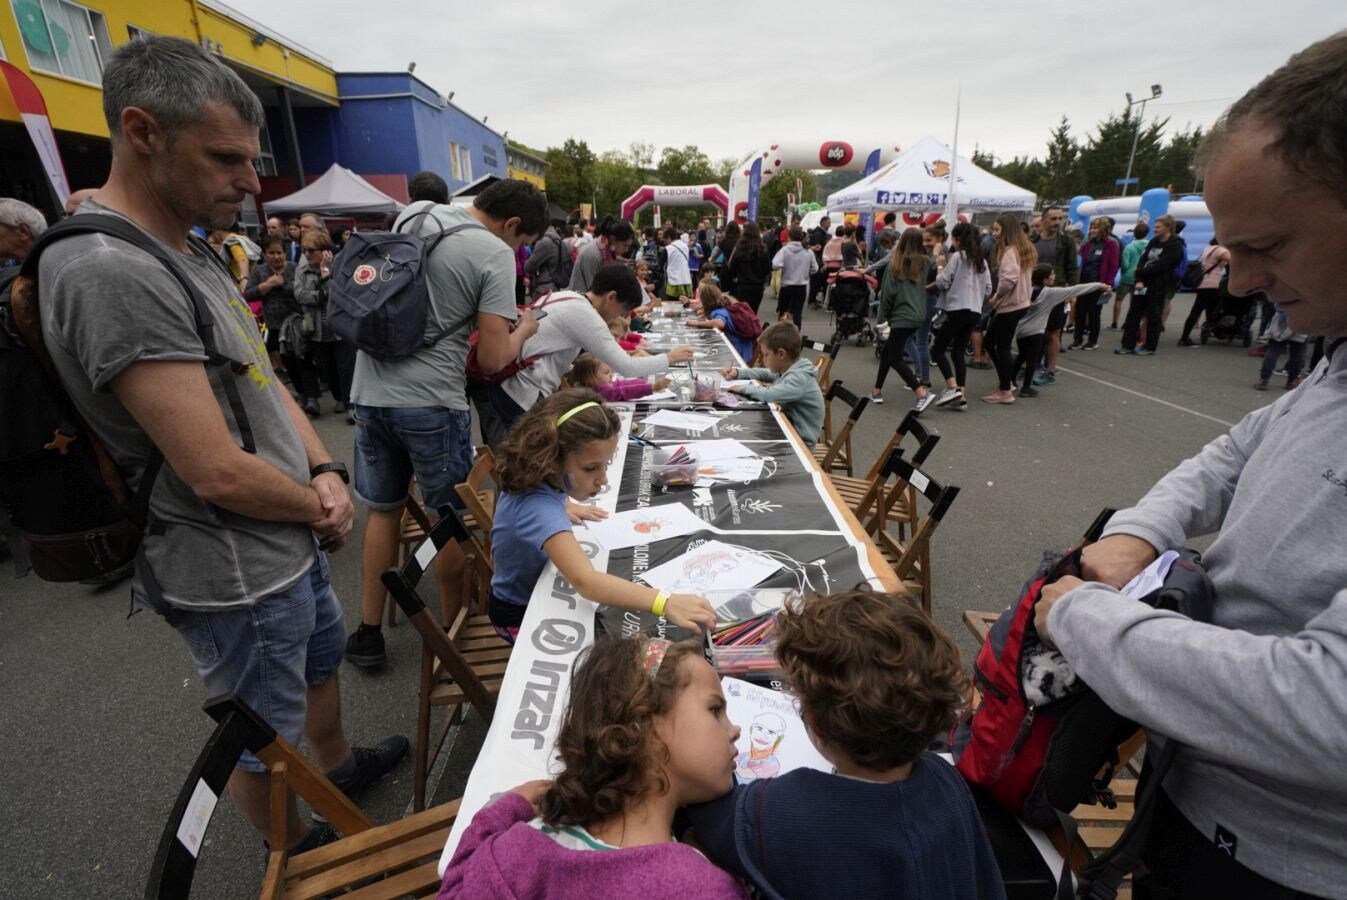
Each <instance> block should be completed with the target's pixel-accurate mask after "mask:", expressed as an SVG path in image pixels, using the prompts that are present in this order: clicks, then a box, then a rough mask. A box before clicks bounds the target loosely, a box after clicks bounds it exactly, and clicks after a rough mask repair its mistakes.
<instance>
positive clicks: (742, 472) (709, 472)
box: [697, 456, 762, 487]
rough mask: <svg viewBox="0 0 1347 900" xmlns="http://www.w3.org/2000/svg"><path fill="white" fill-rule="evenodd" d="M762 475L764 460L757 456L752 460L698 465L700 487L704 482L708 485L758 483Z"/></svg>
mask: <svg viewBox="0 0 1347 900" xmlns="http://www.w3.org/2000/svg"><path fill="white" fill-rule="evenodd" d="M761 474H762V459H761V458H760V457H757V456H754V457H752V458H750V459H724V460H720V461H719V462H707V463H698V464H697V483H698V484H699V485H700V484H701V483H702V481H703V480H705V481H706V482H707V483H708V484H714V483H716V482H720V481H756V480H757V478H758V476H760V475H761ZM702 486H703V487H705V486H706V485H702Z"/></svg>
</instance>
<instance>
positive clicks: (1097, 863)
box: [1081, 738, 1180, 900]
mask: <svg viewBox="0 0 1347 900" xmlns="http://www.w3.org/2000/svg"><path fill="white" fill-rule="evenodd" d="M1179 746H1180V745H1179V742H1178V741H1176V740H1174V739H1172V738H1170V739H1168V740H1166V741H1165V748H1164V749H1163V750H1161V751H1160V753H1159V755H1158V758H1156V759H1155V761H1154V762H1153V763H1152V764H1151V767H1150V772H1149V773H1148V776H1147V780H1146V783H1145V784H1144V785H1143V786H1142V789H1141V792H1140V793H1139V794H1138V795H1137V800H1136V809H1135V811H1134V812H1133V813H1132V821H1130V822H1128V823H1127V827H1126V828H1124V829H1123V831H1122V834H1121V835H1119V836H1118V840H1117V841H1115V842H1114V844H1113V846H1112V847H1110V848H1109V849H1108V850H1106V851H1105V852H1104V853H1102V854H1101V855H1100V856H1099V857H1097V858H1096V859H1095V860H1093V861H1092V862H1090V863H1089V864H1088V865H1086V866H1085V867H1084V868H1083V869H1081V875H1082V876H1083V877H1085V878H1088V879H1089V880H1090V887H1089V890H1088V891H1087V892H1086V893H1085V894H1084V895H1083V896H1085V897H1087V898H1089V900H1113V898H1115V897H1117V896H1118V888H1119V886H1120V885H1121V884H1122V882H1123V879H1124V878H1126V877H1127V876H1128V875H1129V874H1130V873H1132V872H1134V871H1136V870H1137V869H1139V868H1141V854H1142V852H1143V851H1144V849H1145V847H1146V841H1147V838H1149V837H1150V831H1151V823H1152V822H1153V821H1154V820H1155V808H1156V806H1157V805H1158V804H1159V802H1160V788H1161V785H1163V784H1164V780H1165V776H1166V775H1167V774H1168V773H1169V770H1170V768H1171V767H1172V766H1173V764H1174V757H1175V756H1176V755H1177V754H1178V751H1179ZM1147 755H1148V757H1149V754H1147Z"/></svg>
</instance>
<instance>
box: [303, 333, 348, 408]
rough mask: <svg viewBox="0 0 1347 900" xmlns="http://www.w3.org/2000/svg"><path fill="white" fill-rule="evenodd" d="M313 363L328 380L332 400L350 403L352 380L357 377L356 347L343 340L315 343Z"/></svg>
mask: <svg viewBox="0 0 1347 900" xmlns="http://www.w3.org/2000/svg"><path fill="white" fill-rule="evenodd" d="M313 362H314V365H315V366H317V368H318V370H319V371H320V372H322V373H323V377H324V378H326V379H327V387H328V390H329V391H331V392H332V399H333V400H336V401H337V402H338V403H350V402H351V379H352V378H353V377H354V376H355V345H353V344H348V343H346V341H343V340H342V339H341V338H337V339H336V340H335V341H314V342H313Z"/></svg>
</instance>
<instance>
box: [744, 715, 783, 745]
mask: <svg viewBox="0 0 1347 900" xmlns="http://www.w3.org/2000/svg"><path fill="white" fill-rule="evenodd" d="M785 731H786V723H785V722H783V721H781V717H780V716H777V715H774V714H772V713H763V714H762V715H760V716H758V717H757V718H755V719H754V720H753V725H752V726H751V727H750V728H749V729H748V740H749V743H751V744H752V745H753V749H754V750H757V751H760V752H761V751H763V750H771V749H773V748H775V747H776V745H777V744H779V743H781V738H782V737H783V736H784V735H785Z"/></svg>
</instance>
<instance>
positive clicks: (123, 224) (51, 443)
mask: <svg viewBox="0 0 1347 900" xmlns="http://www.w3.org/2000/svg"><path fill="white" fill-rule="evenodd" d="M90 233H99V234H107V235H110V236H112V237H115V238H119V239H120V240H123V241H126V242H127V243H128V244H131V245H133V246H135V247H137V248H139V249H141V250H144V251H145V252H146V253H149V254H150V255H151V256H153V257H154V258H155V259H157V260H158V261H159V262H160V263H162V264H163V265H164V267H165V268H166V269H168V271H169V272H170V273H171V274H172V275H173V277H174V278H175V279H177V281H178V283H179V284H180V285H182V288H183V290H184V291H185V292H186V293H187V295H188V297H190V298H191V302H192V311H193V315H194V318H195V322H196V330H197V335H198V336H199V337H200V339H201V344H202V346H203V348H204V349H205V351H206V356H207V360H206V363H205V364H206V365H207V366H211V367H215V366H229V367H230V368H231V369H232V371H233V372H234V374H235V375H241V374H243V373H245V372H246V371H247V364H245V363H240V362H237V361H235V360H232V359H229V358H228V357H225V356H222V355H221V354H219V353H218V352H217V351H216V344H215V337H214V330H215V322H214V320H213V318H212V317H211V314H210V310H209V309H208V308H207V306H206V303H205V301H204V299H203V298H201V297H200V296H199V295H198V293H197V292H196V290H195V289H194V288H193V286H192V283H191V281H190V280H188V279H187V277H186V276H185V275H184V274H183V273H182V271H181V269H180V268H179V267H178V264H177V262H176V261H175V260H173V258H172V257H171V255H170V254H169V253H167V252H166V251H165V250H164V249H163V247H162V245H160V244H159V242H158V241H155V240H154V239H153V238H151V237H150V236H149V235H148V234H146V233H145V232H143V231H141V230H140V229H139V228H137V227H136V226H134V225H132V224H131V223H129V222H127V221H126V220H124V219H121V218H118V217H115V216H109V215H102V214H97V213H95V214H82V215H76V216H72V217H71V218H69V219H66V220H65V221H63V222H61V223H59V224H57V225H54V226H53V227H51V228H49V229H47V231H45V232H44V233H43V234H42V236H41V238H39V239H38V241H37V243H36V244H34V246H33V249H32V251H31V252H30V253H29V255H28V258H27V259H26V260H25V261H24V264H23V267H22V269H21V270H20V272H19V274H18V276H17V277H16V278H14V279H13V281H12V283H11V284H9V285H8V287H7V288H6V290H5V291H4V292H3V293H0V504H2V505H3V506H4V509H5V512H6V513H7V514H8V516H9V519H10V522H11V524H12V526H13V528H14V530H15V531H16V532H17V533H18V536H19V539H20V542H21V545H22V549H23V551H24V552H25V554H26V555H27V557H28V564H29V566H31V568H32V571H34V572H36V573H37V576H38V577H39V578H41V579H42V580H44V581H58V582H60V581H83V580H86V579H91V578H97V577H100V576H103V575H108V574H111V573H113V572H116V571H117V570H118V569H121V568H123V567H124V566H126V565H127V564H128V563H130V562H132V561H136V562H138V563H140V564H141V565H140V567H139V568H140V575H141V582H142V585H143V586H144V588H145V590H146V592H147V593H148V594H150V595H151V599H152V600H154V599H157V597H158V593H159V590H158V584H157V582H156V581H155V580H154V576H153V573H151V572H150V571H149V568H148V567H147V566H145V565H143V563H144V560H143V557H141V556H140V555H139V550H140V546H141V537H142V535H143V534H144V533H146V531H157V530H158V529H162V527H163V526H162V525H160V524H158V523H156V522H155V520H154V517H153V515H152V514H151V513H150V494H151V492H152V491H153V490H154V482H155V479H156V477H157V476H158V474H159V470H160V468H161V467H162V466H163V463H164V458H163V455H162V454H161V453H160V452H159V451H158V450H157V449H155V450H154V451H152V452H151V455H150V458H149V460H148V461H147V462H146V466H145V471H144V473H143V474H142V476H141V480H140V485H139V486H138V488H137V490H136V492H135V494H134V496H133V495H132V493H131V490H130V488H129V487H128V485H127V483H126V479H125V477H124V476H123V474H122V472H121V470H120V469H119V468H118V466H117V464H116V463H115V462H114V461H113V460H112V457H111V455H110V454H109V453H108V451H107V449H106V448H105V447H104V445H103V443H102V442H101V441H100V440H99V439H98V436H97V435H96V434H95V432H94V431H93V430H92V429H91V428H90V427H89V426H88V424H87V423H86V422H85V421H84V419H83V417H82V416H81V415H80V414H79V411H78V410H77V409H76V408H75V405H74V403H73V402H72V401H71V399H70V396H69V395H68V394H67V393H66V390H65V388H64V387H63V386H62V385H61V382H60V379H59V377H58V376H57V373H56V369H55V367H54V366H53V365H52V361H51V356H50V354H49V353H48V352H47V348H46V345H45V342H44V341H43V337H42V318H41V312H40V308H39V296H38V287H39V285H38V277H37V273H38V260H39V259H40V258H41V256H42V253H43V251H45V250H46V249H47V248H48V247H50V246H51V245H52V244H54V243H56V242H57V241H59V240H61V239H62V238H65V237H69V236H70V235H75V234H90ZM189 240H190V241H191V242H192V244H193V246H194V247H195V248H196V249H197V251H198V252H200V253H201V254H203V255H205V256H207V257H208V258H210V259H213V260H215V261H217V262H219V263H220V266H221V269H222V270H223V271H225V272H226V274H229V273H228V268H227V266H225V264H224V262H223V261H222V260H220V258H219V257H218V256H217V255H216V254H215V253H214V252H213V251H212V250H211V248H210V247H209V246H208V245H207V244H206V243H205V242H204V241H202V240H200V239H199V238H196V237H191V238H189ZM229 280H230V282H231V283H232V282H233V280H234V278H233V275H232V274H229ZM223 382H224V389H225V395H226V398H227V399H228V401H229V405H230V408H231V411H232V413H233V416H234V420H235V423H236V424H237V426H238V429H239V434H240V435H241V437H242V446H243V449H244V450H246V451H247V452H249V453H252V452H255V451H256V447H255V445H254V442H253V435H252V429H251V427H250V426H249V424H248V418H247V414H246V413H245V412H244V409H243V402H242V399H241V398H240V396H239V393H238V387H237V385H236V384H235V383H234V381H233V379H231V378H225V379H223Z"/></svg>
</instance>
